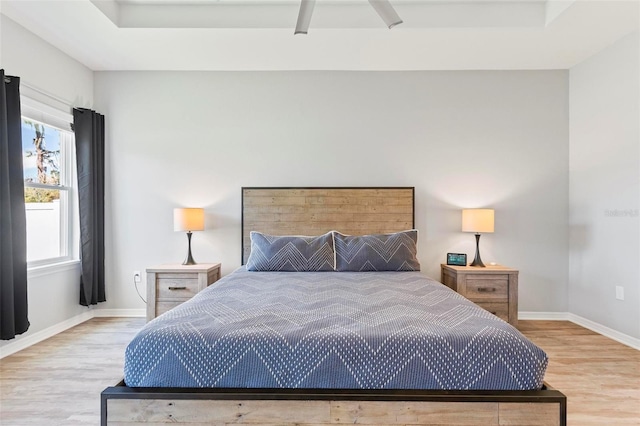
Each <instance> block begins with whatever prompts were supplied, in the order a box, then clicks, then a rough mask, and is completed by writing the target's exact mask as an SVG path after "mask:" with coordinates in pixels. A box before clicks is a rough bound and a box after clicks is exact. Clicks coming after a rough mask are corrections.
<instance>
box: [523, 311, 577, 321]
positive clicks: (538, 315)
mask: <svg viewBox="0 0 640 426" xmlns="http://www.w3.org/2000/svg"><path fill="white" fill-rule="evenodd" d="M518 319H519V320H541V321H571V320H570V319H569V313H568V312H518Z"/></svg>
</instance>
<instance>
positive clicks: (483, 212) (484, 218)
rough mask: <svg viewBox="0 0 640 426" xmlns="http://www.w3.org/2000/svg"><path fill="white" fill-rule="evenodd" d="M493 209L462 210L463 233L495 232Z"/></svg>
mask: <svg viewBox="0 0 640 426" xmlns="http://www.w3.org/2000/svg"><path fill="white" fill-rule="evenodd" d="M493 217H494V214H493V209H464V210H462V232H475V233H478V234H483V233H487V232H489V233H490V232H493Z"/></svg>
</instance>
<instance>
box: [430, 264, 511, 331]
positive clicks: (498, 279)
mask: <svg viewBox="0 0 640 426" xmlns="http://www.w3.org/2000/svg"><path fill="white" fill-rule="evenodd" d="M441 273H442V277H441V280H442V283H443V284H444V285H446V286H447V287H449V288H451V289H452V290H455V291H457V292H458V293H460V294H461V295H463V296H464V297H466V298H467V299H469V300H471V301H472V302H474V303H476V304H477V305H479V306H480V307H482V308H484V309H486V310H487V311H489V312H491V313H492V314H494V315H496V316H498V317H500V318H502V319H503V320H505V321H507V322H508V323H509V324H511V325H513V326H514V327H517V326H518V270H517V269H512V268H507V267H505V266H487V267H485V268H478V267H474V266H451V265H444V264H442V265H441Z"/></svg>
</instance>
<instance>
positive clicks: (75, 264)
mask: <svg viewBox="0 0 640 426" xmlns="http://www.w3.org/2000/svg"><path fill="white" fill-rule="evenodd" d="M72 270H77V271H78V273H80V261H79V260H68V261H65V262H58V263H49V264H46V265H42V266H34V267H30V268H29V269H27V277H28V278H37V277H42V276H44V275H51V274H58V273H60V272H65V271H72Z"/></svg>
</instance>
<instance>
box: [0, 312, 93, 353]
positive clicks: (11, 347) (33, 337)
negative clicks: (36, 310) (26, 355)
mask: <svg viewBox="0 0 640 426" xmlns="http://www.w3.org/2000/svg"><path fill="white" fill-rule="evenodd" d="M93 316H94V314H93V312H92V311H87V312H84V313H82V314H80V315H76V316H75V317H71V318H69V319H68V320H65V321H62V322H59V323H58V324H56V325H52V326H51V327H47V328H45V329H44V330H40V331H38V332H36V333H33V334H30V335H28V336H25V337H24V338H22V339H19V340H16V341H15V342H11V343H8V344H6V345H4V346H2V347H0V358H4V357H6V356H9V355H12V354H14V353H16V352H18V351H21V350H23V349H26V348H28V347H29V346H31V345H35V344H36V343H40V342H42V341H43V340H46V339H48V338H49V337H52V336H55V335H56V334H58V333H62V332H63V331H65V330H68V329H69V328H71V327H75V326H76V325H78V324H82V323H83V322H85V321H88V320H90V319H91V318H93Z"/></svg>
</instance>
